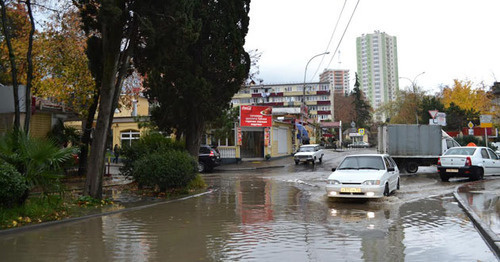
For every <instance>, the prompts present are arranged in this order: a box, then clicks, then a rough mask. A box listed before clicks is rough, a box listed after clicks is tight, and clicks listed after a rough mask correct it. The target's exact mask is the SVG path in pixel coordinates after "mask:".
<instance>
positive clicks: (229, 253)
mask: <svg viewBox="0 0 500 262" xmlns="http://www.w3.org/2000/svg"><path fill="white" fill-rule="evenodd" d="M207 182H208V183H209V184H210V185H212V186H213V187H215V188H217V189H218V190H217V191H215V192H214V193H213V194H209V195H205V196H202V197H199V198H193V199H189V200H185V201H180V202H173V203H168V204H163V205H158V206H154V207H152V208H147V209H142V210H137V211H130V212H125V213H121V214H116V215H111V216H105V217H102V218H95V219H89V220H85V221H82V222H77V223H71V224H65V225H60V226H53V227H48V228H45V229H41V230H34V231H31V232H26V233H20V234H14V235H9V236H1V237H0V254H1V258H0V259H1V260H2V261H32V260H40V261H234V260H252V261H332V260H334V261H364V260H367V261H404V260H407V261H415V260H419V261H437V260H446V261H450V260H460V261H464V260H465V261H471V260H483V261H488V260H494V259H495V258H494V256H493V255H492V254H491V252H489V249H488V247H487V246H486V245H485V244H484V242H483V241H482V239H481V237H480V236H479V235H478V234H477V232H476V231H475V229H474V227H473V226H472V224H471V223H470V221H469V220H468V219H467V217H466V216H465V215H463V212H461V210H460V208H459V207H458V205H457V204H456V203H455V202H454V200H453V198H452V197H435V198H430V199H425V200H422V201H418V202H410V203H399V202H398V201H397V198H396V197H390V198H388V199H387V200H382V201H368V202H350V201H338V202H329V201H319V200H317V199H315V200H314V201H311V200H312V199H311V194H307V192H304V191H301V190H299V189H298V188H296V187H294V186H291V185H290V184H289V183H282V182H278V181H275V180H272V179H263V178H259V177H253V176H239V177H238V176H233V177H227V178H224V179H223V178H221V177H217V176H213V177H207ZM318 190H322V189H318ZM464 239H467V241H464Z"/></svg>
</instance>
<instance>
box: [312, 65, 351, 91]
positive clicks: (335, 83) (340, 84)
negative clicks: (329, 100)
mask: <svg viewBox="0 0 500 262" xmlns="http://www.w3.org/2000/svg"><path fill="white" fill-rule="evenodd" d="M319 79H320V80H319V81H320V82H330V84H331V85H332V88H333V91H334V92H335V94H343V95H344V94H347V93H349V70H347V69H325V70H324V71H323V73H321V75H319Z"/></svg>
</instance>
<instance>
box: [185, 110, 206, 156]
mask: <svg viewBox="0 0 500 262" xmlns="http://www.w3.org/2000/svg"><path fill="white" fill-rule="evenodd" d="M191 116H192V117H193V118H195V119H191V120H190V121H189V123H188V125H189V126H188V128H187V130H186V132H185V135H186V149H187V151H188V152H189V154H190V155H192V156H193V157H194V158H195V159H196V160H198V154H199V152H200V144H201V135H202V134H203V131H204V129H205V121H204V120H202V119H201V118H200V117H196V116H197V115H196V114H191Z"/></svg>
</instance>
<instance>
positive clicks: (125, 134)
mask: <svg viewBox="0 0 500 262" xmlns="http://www.w3.org/2000/svg"><path fill="white" fill-rule="evenodd" d="M138 117H149V102H148V100H147V99H146V98H145V97H139V98H138V99H134V100H132V105H131V106H130V107H125V106H122V107H120V109H116V110H115V115H114V117H113V124H112V125H111V131H112V136H113V143H112V145H113V146H114V145H116V144H118V145H119V146H120V147H123V146H124V145H131V144H132V143H133V141H134V140H137V139H139V138H140V136H141V134H142V133H143V132H145V129H144V128H142V129H141V128H139V123H138Z"/></svg>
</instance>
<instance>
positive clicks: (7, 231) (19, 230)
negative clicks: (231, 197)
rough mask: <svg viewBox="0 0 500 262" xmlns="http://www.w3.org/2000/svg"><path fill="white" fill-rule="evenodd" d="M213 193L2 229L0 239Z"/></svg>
mask: <svg viewBox="0 0 500 262" xmlns="http://www.w3.org/2000/svg"><path fill="white" fill-rule="evenodd" d="M215 191H217V189H215V190H209V191H206V192H203V193H199V194H195V195H191V196H186V197H181V198H177V199H172V200H168V201H162V202H156V203H152V204H147V205H143V206H136V207H129V208H124V209H120V210H116V211H109V212H103V213H97V214H91V215H86V216H81V217H72V218H67V219H63V220H55V221H47V222H42V223H40V224H34V225H27V226H22V227H16V228H10V229H3V230H0V237H3V236H7V235H11V234H17V233H23V232H28V231H31V230H35V229H41V228H46V227H50V226H55V225H62V224H69V223H74V222H78V221H81V220H86V219H91V218H97V217H103V216H109V215H114V214H119V213H124V212H128V211H136V210H141V209H144V208H149V207H154V206H158V205H163V204H169V203H173V202H178V201H183V200H186V199H190V198H195V197H200V196H204V195H208V194H211V193H213V192H215Z"/></svg>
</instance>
